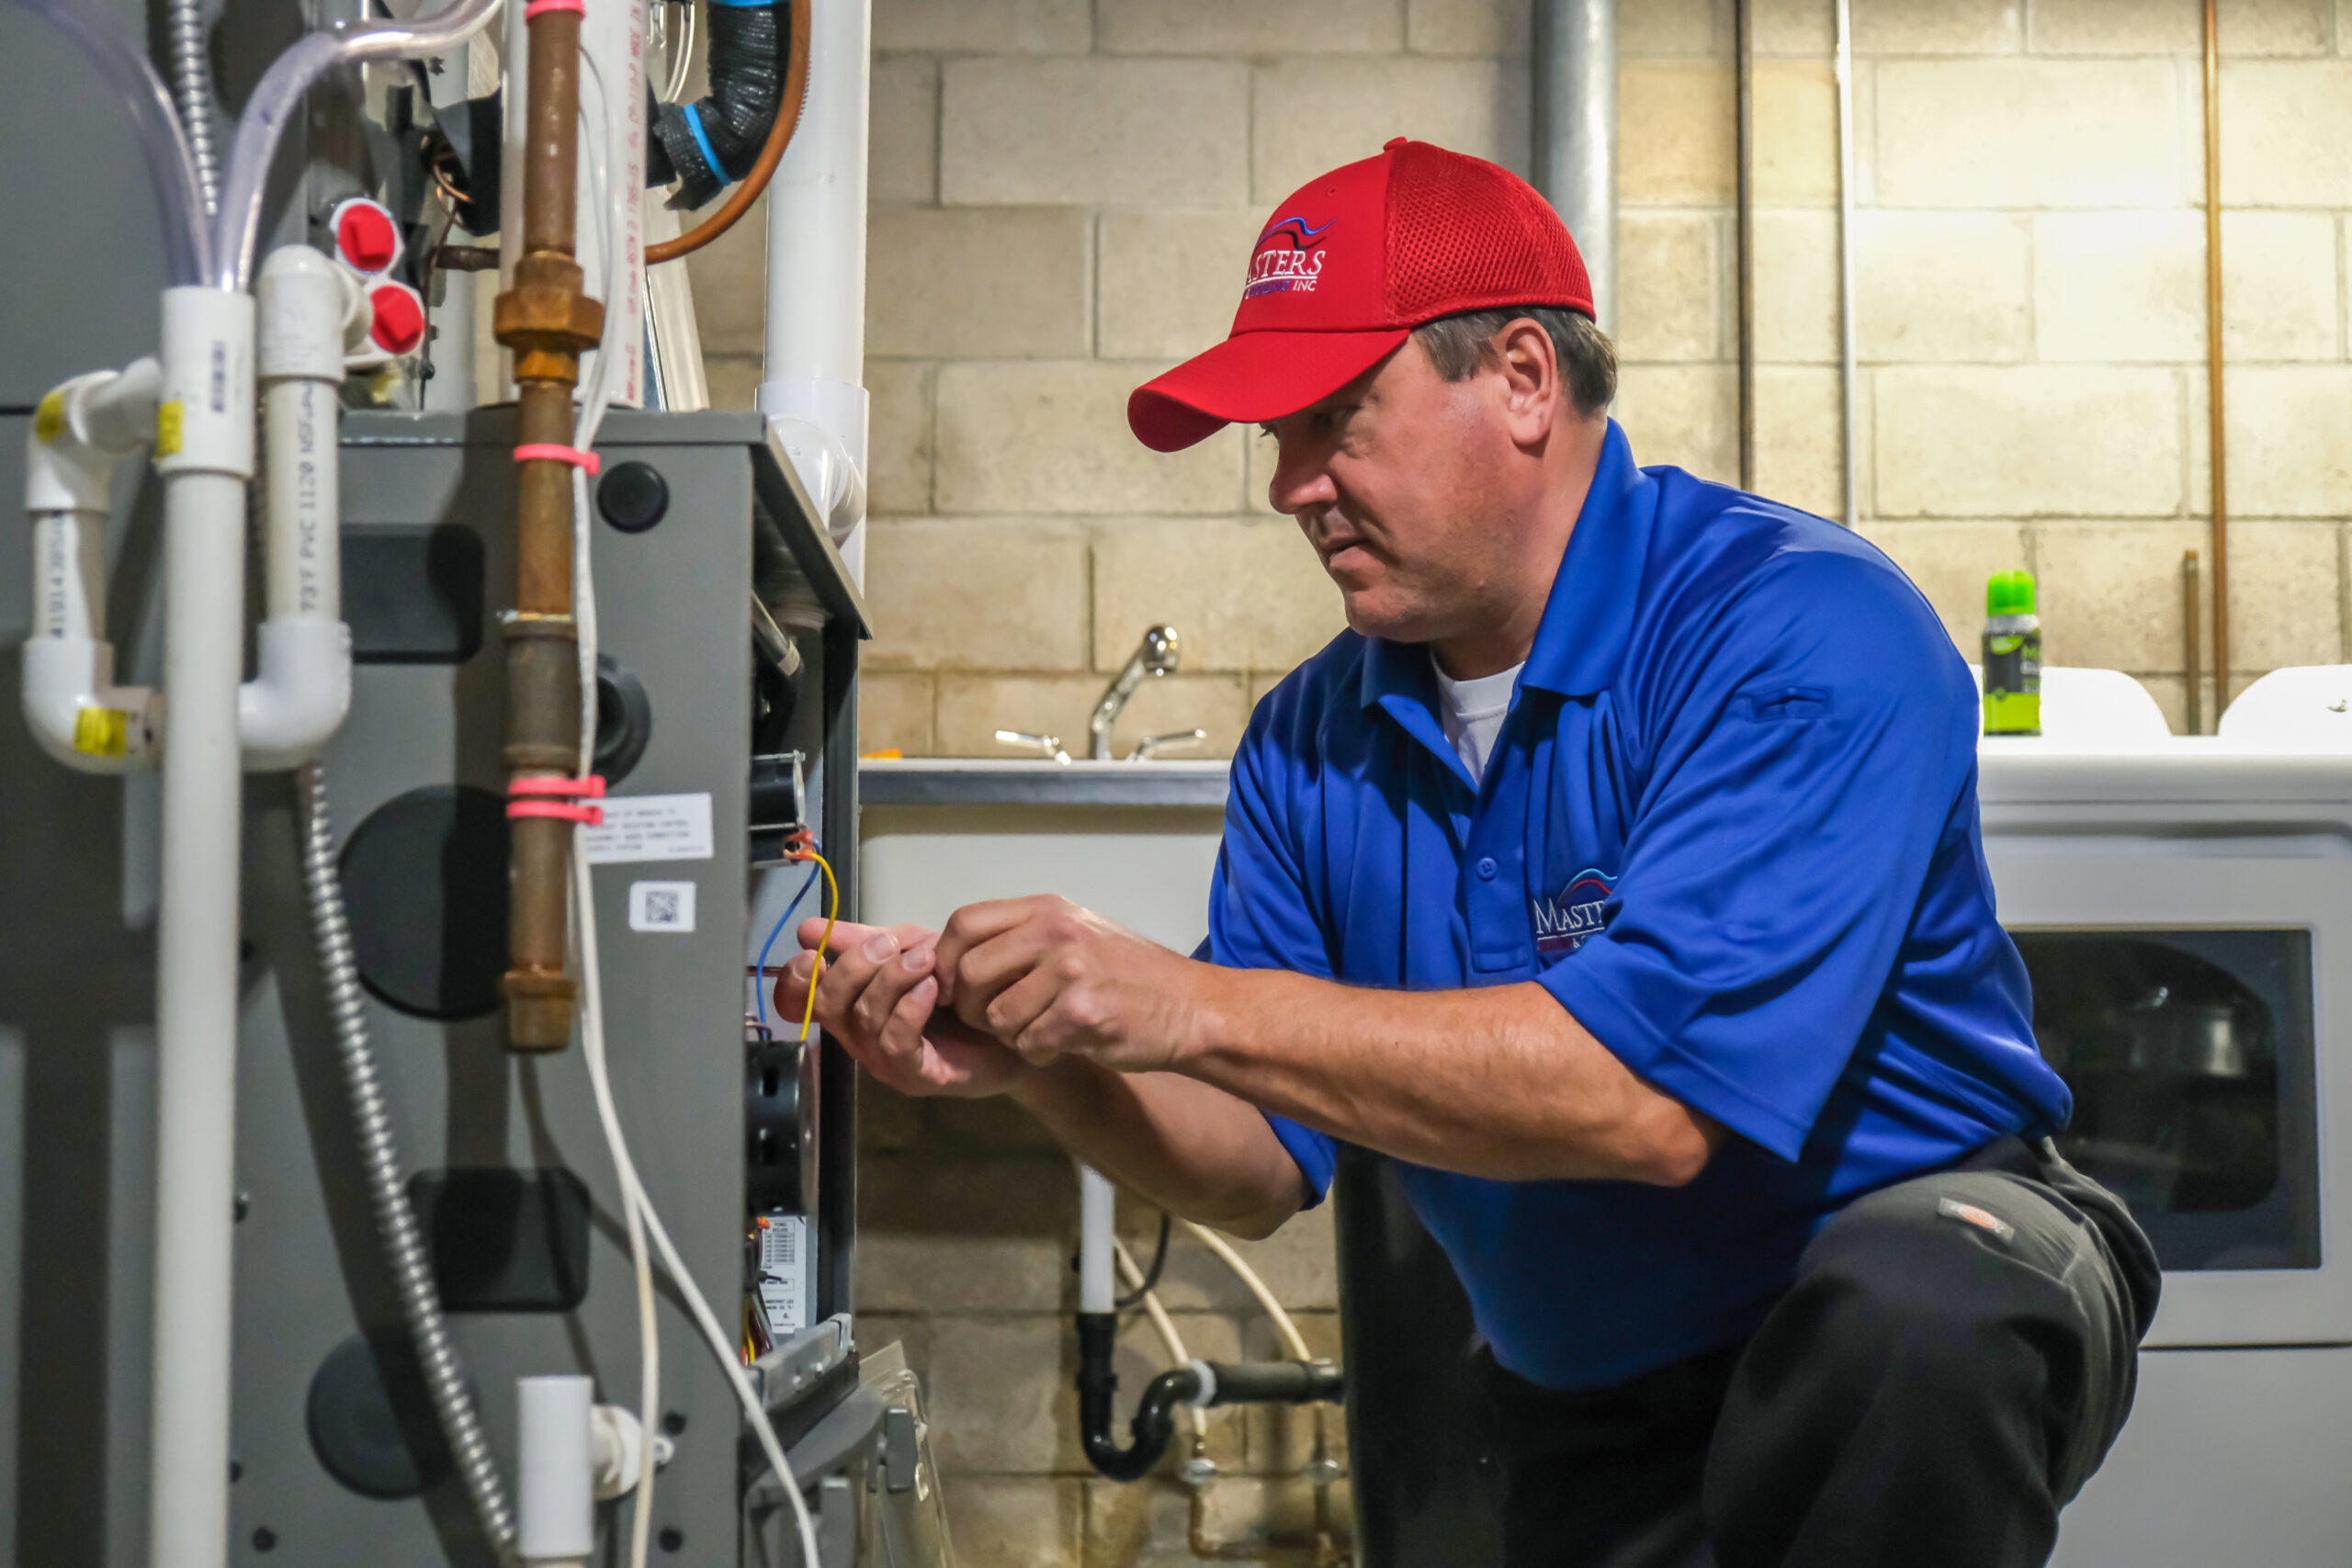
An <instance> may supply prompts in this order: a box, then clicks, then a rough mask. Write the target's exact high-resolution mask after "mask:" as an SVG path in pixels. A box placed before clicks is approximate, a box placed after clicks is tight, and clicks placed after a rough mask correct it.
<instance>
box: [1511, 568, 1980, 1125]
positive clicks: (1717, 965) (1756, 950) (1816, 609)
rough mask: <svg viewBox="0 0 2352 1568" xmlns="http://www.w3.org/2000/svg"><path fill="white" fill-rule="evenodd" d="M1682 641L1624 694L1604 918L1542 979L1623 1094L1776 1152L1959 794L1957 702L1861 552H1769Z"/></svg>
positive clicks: (1858, 1006)
mask: <svg viewBox="0 0 2352 1568" xmlns="http://www.w3.org/2000/svg"><path fill="white" fill-rule="evenodd" d="M1685 624H1691V623H1689V622H1686V623H1685ZM1703 625H1704V626H1705V629H1704V631H1703V632H1701V633H1694V634H1693V637H1692V647H1691V649H1689V650H1687V651H1686V652H1685V653H1683V655H1682V656H1681V658H1682V666H1683V667H1682V670H1681V671H1679V673H1678V674H1677V675H1676V676H1675V677H1674V678H1671V679H1670V680H1661V681H1660V682H1658V686H1659V690H1658V691H1657V693H1656V694H1650V695H1647V696H1646V697H1645V696H1643V695H1641V694H1637V695H1636V697H1635V699H1634V712H1635V714H1636V716H1637V717H1636V722H1639V723H1641V724H1643V725H1645V726H1646V727H1649V728H1650V732H1651V733H1652V734H1653V735H1654V736H1655V737H1656V739H1655V742H1654V744H1653V745H1652V747H1651V748H1650V754H1651V756H1652V758H1653V759H1654V761H1653V764H1652V767H1651V770H1650V773H1649V775H1648V776H1647V778H1646V779H1645V781H1644V782H1643V783H1642V784H1641V786H1640V795H1639V796H1638V800H1637V804H1636V807H1635V812H1634V823H1633V828H1632V830H1631V832H1630V833H1629V835H1628V837H1627V841H1626V846H1625V857H1624V860H1623V863H1622V865H1621V867H1620V873H1619V876H1618V879H1617V884H1616V888H1615V893H1614V897H1613V898H1612V901H1611V908H1610V909H1609V911H1608V917H1607V925H1606V927H1605V929H1604V930H1603V931H1601V932H1600V934H1598V935H1596V936H1595V937H1593V938H1592V939H1590V940H1589V941H1588V942H1585V943H1584V944H1583V946H1582V947H1580V948H1579V949H1577V951H1576V952H1575V953H1571V954H1569V955H1567V956H1566V957H1564V958H1562V959H1561V960H1560V961H1559V962H1557V963H1555V964H1553V966H1552V967H1551V968H1550V969H1549V970H1547V971H1546V972H1545V973H1544V976H1543V977H1542V983H1543V984H1544V986H1545V987H1546V988H1548V989H1549V990H1550V991H1551V992H1552V994H1553V995H1554V996H1555V997H1556V998H1559V1000H1560V1001H1561V1003H1562V1004H1563V1005H1564V1006H1566V1008H1567V1010H1568V1011H1569V1012H1570V1013H1572V1014H1574V1015H1575V1017H1576V1019H1577V1021H1578V1022H1579V1023H1581V1024H1582V1025H1583V1026H1584V1027H1585V1028H1586V1029H1588V1030H1589V1031H1590V1032H1592V1033H1593V1035H1594V1036H1595V1037H1596V1038H1597V1039H1599V1040H1600V1042H1601V1043H1603V1044H1604V1045H1606V1046H1607V1047H1608V1048H1609V1049H1610V1050H1611V1052H1612V1053H1614V1054H1615V1055H1617V1056H1618V1057H1619V1059H1620V1060H1622V1061H1623V1062H1624V1063H1625V1065H1626V1066H1628V1067H1630V1068H1632V1069H1633V1070H1634V1072H1635V1073H1637V1074H1639V1075H1640V1076H1641V1077H1643V1078H1645V1079H1646V1080H1647V1081H1649V1082H1650V1083H1652V1084H1654V1085H1656V1086H1657V1088H1658V1089H1662V1090H1663V1091H1665V1092H1666V1093H1668V1094H1670V1095H1672V1096H1673V1097H1674V1098H1675V1099H1677V1100H1680V1101H1682V1102H1683V1103H1684V1104H1686V1105H1688V1106H1690V1107H1691V1109H1693V1110H1696V1111H1702V1112H1703V1113H1704V1114H1706V1115H1709V1116H1712V1117H1713V1118H1715V1119H1716V1120H1717V1121H1720V1122H1723V1123H1724V1125H1726V1126H1727V1127H1729V1128H1730V1129H1731V1130H1733V1131H1734V1132H1736V1133H1738V1134H1741V1135H1742V1136H1743V1137H1746V1138H1747V1139H1748V1140H1749V1141H1751V1142H1753V1143H1755V1144H1757V1145H1760V1146H1762V1147H1763V1148H1765V1149H1767V1150H1769V1151H1770V1152H1771V1153H1773V1154H1775V1155H1777V1156H1780V1157H1781V1158H1783V1159H1790V1160H1793V1159H1795V1158H1796V1157H1797V1156H1798V1154H1799V1152H1800V1151H1801V1150H1802V1148H1803V1147H1804V1142H1805V1139H1806V1137H1807V1136H1808V1135H1809V1134H1810V1133H1811V1131H1812V1128H1813V1124H1814V1122H1815V1118H1816V1117H1817V1116H1818V1115H1819V1114H1820V1111H1821V1108H1822V1106H1823V1105H1824V1103H1825V1102H1826V1100H1828V1098H1829V1095H1830V1092H1831V1090H1832V1089H1834V1088H1835V1087H1836V1085H1837V1083H1838V1078H1839V1077H1841V1076H1842V1075H1843V1074H1844V1072H1845V1070H1846V1068H1847V1066H1848V1061H1849V1057H1850V1055H1851V1054H1852V1051H1853V1048H1854V1044H1855V1043H1856V1042H1857V1041H1858V1040H1860V1038H1861V1037H1862V1034H1863V1032H1864V1031H1865V1029H1866V1027H1867V1026H1868V1023H1869V1020H1870V1015H1871V1012H1872V1010H1874V1009H1875V1008H1876V1007H1877V1005H1878V1002H1879V999H1880V997H1881V994H1882V993H1883V990H1884V989H1885V987H1886V985H1887V982H1888V978H1889V976H1890V975H1891V974H1892V973H1893V970H1894V962H1895V958H1896V956H1897V953H1898V951H1899V949H1900V946H1901V944H1902V942H1903V940H1904V937H1905V932H1906V931H1908V930H1909V928H1910V923H1911V917H1912V913H1913V910H1914V908H1915V906H1916V905H1917V900H1918V898H1919V897H1920V894H1921V889H1922V887H1923V886H1924V885H1925V882H1926V877H1927V873H1928V865H1929V863H1930V862H1931V860H1932V859H1933V857H1934V854H1935V852H1936V848H1937V845H1938V843H1939V840H1941V838H1942V837H1943V834H1944V831H1945V829H1946V825H1947V822H1948V819H1949V818H1950V817H1951V812H1952V810H1953V808H1954V803H1955V802H1956V801H1957V800H1959V799H1960V798H1962V795H1963V794H1964V786H1965V784H1966V782H1967V778H1968V770H1969V769H1970V768H1971V767H1973V761H1974V731H1975V718H1974V714H1975V710H1974V705H1973V700H1972V698H1973V692H1972V691H1971V690H1970V688H1969V682H1968V676H1967V671H1966V667H1965V666H1964V665H1962V663H1961V661H1960V660H1959V658H1958V656H1957V654H1956V653H1955V652H1954V650H1953V649H1952V647H1951V641H1950V639H1949V638H1948V637H1946V636H1945V635H1944V633H1943V630H1942V628H1941V626H1939V623H1938V622H1937V621H1936V620H1935V619H1934V616H1933V613H1932V612H1931V611H1930V610H1929V609H1928V606H1927V604H1926V603H1925V601H1923V600H1921V599H1920V597H1919V595H1918V593H1917V591H1916V590H1914V589H1913V588H1912V587H1911V586H1910V585H1909V584H1908V583H1907V582H1905V581H1904V580H1903V579H1902V578H1901V576H1900V575H1899V574H1897V573H1896V572H1894V570H1892V569H1891V568H1890V567H1889V566H1887V565H1886V564H1885V563H1884V562H1883V560H1880V559H1877V558H1875V557H1874V556H1872V557H1864V556H1861V555H1859V554H1856V555H1845V554H1835V553H1828V552H1819V553H1812V554H1806V555H1800V556H1796V557H1794V558H1782V559H1781V560H1780V561H1777V562H1775V563H1773V564H1772V565H1770V566H1769V567H1767V568H1766V569H1764V570H1762V571H1760V572H1758V574H1757V575H1756V577H1755V578H1753V579H1752V580H1751V581H1750V584H1749V586H1747V588H1746V589H1745V591H1744V592H1742V593H1741V595H1740V597H1739V598H1738V600H1737V601H1736V602H1735V603H1734V604H1730V605H1728V606H1725V607H1723V608H1721V609H1720V610H1719V612H1718V613H1717V614H1715V615H1713V616H1712V617H1706V618H1703Z"/></svg>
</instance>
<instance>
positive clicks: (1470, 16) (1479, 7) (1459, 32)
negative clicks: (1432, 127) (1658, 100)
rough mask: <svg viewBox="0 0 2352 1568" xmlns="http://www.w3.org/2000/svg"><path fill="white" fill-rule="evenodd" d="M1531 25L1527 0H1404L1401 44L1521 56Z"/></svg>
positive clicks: (1426, 50)
mask: <svg viewBox="0 0 2352 1568" xmlns="http://www.w3.org/2000/svg"><path fill="white" fill-rule="evenodd" d="M1618 25H1619V27H1620V28H1623V25H1624V24H1623V22H1622V21H1621V22H1620V23H1619V24H1618ZM1534 28H1535V24H1534V19H1533V17H1532V15H1531V0H1407V4H1406V6H1405V47H1406V48H1408V49H1409V50H1411V51H1413V52H1414V53H1415V54H1499V55H1505V56H1516V57H1519V58H1522V59H1523V58H1525V57H1526V54H1527V52H1528V50H1529V48H1530V47H1531V46H1532V43H1533V40H1534ZM1620 48H1623V45H1622V43H1621V44H1620Z"/></svg>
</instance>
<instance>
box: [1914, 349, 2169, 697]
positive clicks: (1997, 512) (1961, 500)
mask: <svg viewBox="0 0 2352 1568" xmlns="http://www.w3.org/2000/svg"><path fill="white" fill-rule="evenodd" d="M1873 386H1874V388H1875V392H1876V396H1875V398H1874V400H1873V401H1874V405H1875V407H1874V414H1875V429H1876V433H1877V434H1876V454H1875V459H1874V467H1875V480H1874V489H1873V491H1872V493H1873V496H1874V498H1875V502H1874V504H1875V510H1876V511H1877V513H1878V514H1879V515H1880V516H1882V517H1888V518H1894V517H2049V516H2058V517H2082V516H2109V517H2129V516H2149V517H2164V516H2169V515H2171V514H2172V513H2175V512H2177V510H2179V507H2180V502H2181V473H2182V462H2181V391H2180V386H2179V382H2178V379H2177V377H2176V376H2175V375H2174V374H2173V373H2172V372H2171V371H2169V370H2162V369H2130V368H2108V367H2043V366H2018V367H2008V368H2000V369H1990V368H1978V367H1959V366H1955V367H1948V368H1928V367H1887V368H1884V369H1882V370H1880V371H1878V372H1877V373H1876V375H1875V377H1874V378H1873ZM2053 662H2057V660H2053Z"/></svg>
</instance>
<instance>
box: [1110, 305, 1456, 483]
mask: <svg viewBox="0 0 2352 1568" xmlns="http://www.w3.org/2000/svg"><path fill="white" fill-rule="evenodd" d="M1411 335H1412V329H1411V328H1409V327H1382V328H1380V329H1378V330H1377V331H1374V332H1363V333H1283V332H1259V333H1241V334H1240V335H1239V336H1238V337H1229V338H1227V339H1226V340H1225V341H1224V342H1223V343H1221V344H1217V345H1216V347H1215V348H1212V349H1210V350H1209V351H1208V352H1207V353H1206V354H1200V355H1193V357H1192V358H1190V359H1188V360H1186V361H1184V363H1183V364H1182V365H1179V366H1178V367H1176V368H1175V369H1173V370H1170V371H1169V372H1168V373H1167V374H1166V375H1165V376H1160V377H1157V378H1153V379H1152V380H1149V381H1147V382H1145V383H1144V384H1143V385H1142V386H1140V387H1137V388H1136V389H1135V391H1134V392H1133V393H1131V394H1129V396H1128V398H1127V428H1129V429H1130V430H1133V431H1134V432H1135V433H1136V440H1138V441H1140V442H1142V443H1143V444H1144V445H1145V446H1148V447H1150V448H1151V449H1152V450H1153V451H1155V452H1179V451H1182V450H1183V449H1184V448H1185V447H1187V446H1192V445H1193V443H1194V442H1196V441H1204V440H1206V439H1208V437H1210V436H1212V435H1214V434H1216V433H1217V432H1218V431H1220V430H1222V429H1224V428H1225V427H1226V426H1227V425H1228V424H1234V423H1259V422H1261V421H1264V420H1272V419H1281V418H1282V417H1283V416H1284V415H1285V414H1294V413H1296V412H1298V411H1299V410H1301V409H1303V408H1305V407H1306V406H1307V405H1308V404H1309V403H1313V402H1317V401H1319V400H1322V399H1324V398H1328V397H1329V396H1330V395H1331V394H1332V393H1333V392H1336V391H1338V390H1339V389H1340V388H1342V387H1344V386H1346V385H1347V384H1348V383H1349V382H1351V381H1352V380H1354V379H1355V378H1357V377H1359V376H1361V375H1363V373H1364V372H1365V371H1367V370H1369V369H1371V368H1372V367H1374V366H1375V365H1377V364H1379V363H1380V361H1381V359H1382V358H1383V357H1384V356H1385V355H1387V354H1389V353H1390V352H1391V351H1392V350H1394V349H1395V348H1396V347H1397V344H1401V343H1403V342H1404V341H1405V340H1406V339H1407V338H1408V337H1409V336H1411Z"/></svg>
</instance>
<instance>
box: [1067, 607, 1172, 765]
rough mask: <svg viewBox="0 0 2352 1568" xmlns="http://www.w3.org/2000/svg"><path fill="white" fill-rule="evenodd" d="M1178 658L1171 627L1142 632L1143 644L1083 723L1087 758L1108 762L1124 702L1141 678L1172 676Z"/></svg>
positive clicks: (1129, 658)
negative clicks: (1088, 740) (1088, 738)
mask: <svg viewBox="0 0 2352 1568" xmlns="http://www.w3.org/2000/svg"><path fill="white" fill-rule="evenodd" d="M1182 657H1183V650H1182V649H1180V648H1179V647H1178V646H1177V642H1176V628H1175V627H1174V626H1152V627H1149V628H1148V629H1147V630H1146V631H1145V632H1144V634H1143V641H1141V642H1139V643H1137V644H1136V650H1135V652H1133V653H1131V654H1129V655H1128V656H1127V662H1126V664H1125V667H1124V668H1122V669H1121V670H1120V671H1119V672H1118V674H1116V675H1115V676H1114V677H1112V680H1111V684H1110V686H1109V687H1108V688H1107V689H1105V690H1104V692H1103V700H1102V701H1101V702H1099V703H1096V704H1095V705H1094V716H1093V717H1092V718H1090V719H1088V720H1087V721H1086V732H1087V734H1088V735H1089V736H1091V737H1092V739H1093V744H1092V747H1091V750H1090V751H1089V753H1088V754H1089V755H1090V756H1091V757H1092V758H1093V759H1094V760H1095V761H1098V762H1107V761H1110V760H1111V727H1112V726H1113V725H1114V724H1116V723H1118V722H1119V715H1120V713H1121V712H1122V711H1123V710H1124V709H1125V707H1126V705H1127V699H1128V698H1130V697H1132V696H1134V695H1135V694H1136V687H1137V686H1140V685H1142V684H1143V682H1144V677H1145V676H1147V675H1150V676H1154V677H1157V676H1160V675H1167V674H1170V673H1172V672H1173V671H1175V669H1176V666H1177V664H1178V662H1179V661H1180V660H1182Z"/></svg>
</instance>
